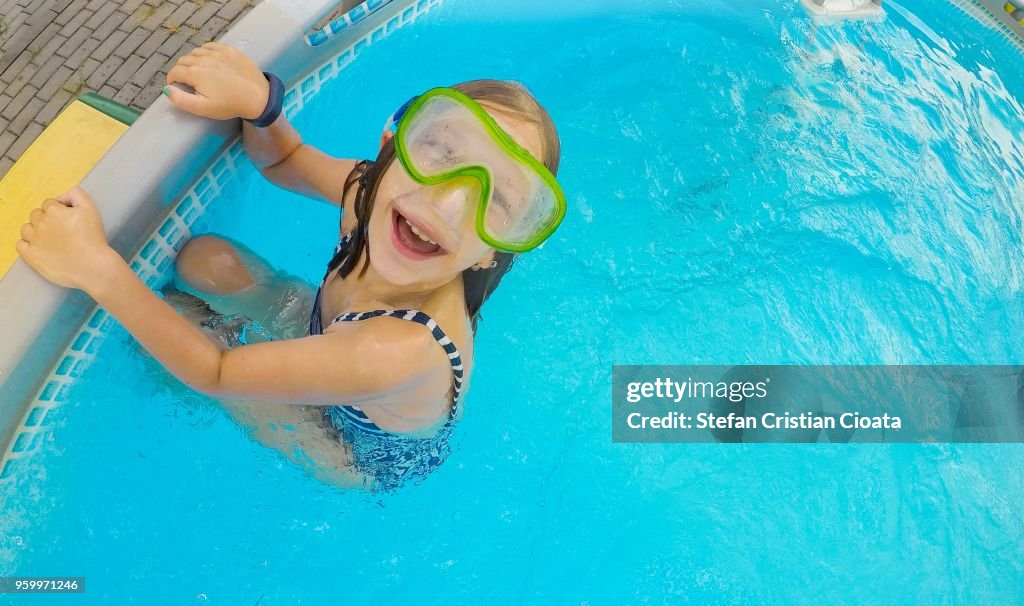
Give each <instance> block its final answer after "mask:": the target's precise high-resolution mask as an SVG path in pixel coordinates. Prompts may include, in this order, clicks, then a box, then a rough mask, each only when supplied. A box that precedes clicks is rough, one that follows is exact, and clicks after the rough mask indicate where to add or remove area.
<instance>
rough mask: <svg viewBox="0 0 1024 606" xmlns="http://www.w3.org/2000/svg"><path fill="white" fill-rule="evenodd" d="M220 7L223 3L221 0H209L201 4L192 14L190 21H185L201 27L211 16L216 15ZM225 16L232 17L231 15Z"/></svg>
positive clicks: (195, 26)
mask: <svg viewBox="0 0 1024 606" xmlns="http://www.w3.org/2000/svg"><path fill="white" fill-rule="evenodd" d="M220 9H221V4H220V3H219V2H209V1H208V2H207V3H206V4H204V5H202V6H200V7H199V9H198V10H196V12H195V13H193V14H192V16H191V17H189V18H188V21H186V22H185V24H186V25H190V26H192V27H194V28H196V29H199V28H200V27H202V26H203V24H204V23H206V22H207V21H209V20H210V17H213V16H214V15H216V14H217V11H219V10H220ZM222 17H223V15H222ZM225 18H228V19H230V17H225Z"/></svg>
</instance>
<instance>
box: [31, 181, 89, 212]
mask: <svg viewBox="0 0 1024 606" xmlns="http://www.w3.org/2000/svg"><path fill="white" fill-rule="evenodd" d="M56 202H57V203H58V204H60V205H61V206H92V205H93V203H92V198H90V197H89V194H87V193H85V190H84V189H82V188H81V187H79V186H77V185H76V186H74V187H72V188H71V189H69V190H67V191H66V192H64V193H62V194H61V195H59V196H57V199H56ZM43 210H46V202H43Z"/></svg>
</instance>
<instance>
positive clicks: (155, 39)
mask: <svg viewBox="0 0 1024 606" xmlns="http://www.w3.org/2000/svg"><path fill="white" fill-rule="evenodd" d="M170 37H171V34H170V32H168V31H167V30H164V29H160V30H157V31H155V32H153V33H152V35H150V36H149V37H148V38H146V41H145V42H143V43H142V44H141V45H140V46H139V48H137V49H135V54H136V55H139V56H140V57H148V56H150V55H152V54H153V53H155V52H156V49H158V48H160V45H161V44H163V43H164V41H165V40H167V39H168V38H170Z"/></svg>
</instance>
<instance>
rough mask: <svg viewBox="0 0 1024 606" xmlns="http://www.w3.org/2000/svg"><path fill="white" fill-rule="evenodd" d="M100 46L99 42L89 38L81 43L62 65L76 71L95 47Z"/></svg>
mask: <svg viewBox="0 0 1024 606" xmlns="http://www.w3.org/2000/svg"><path fill="white" fill-rule="evenodd" d="M99 45H100V41H99V40H97V39H96V38H89V39H87V40H86V41H85V42H83V43H82V44H81V45H80V46H79V47H78V49H77V50H75V52H74V53H72V54H71V56H70V57H68V60H67V61H65V62H64V65H66V66H68V67H70V68H71V69H78V67H79V66H80V65H82V64H83V63H84V62H85V60H86V58H88V57H89V55H91V54H92V51H94V50H96V47H97V46H99Z"/></svg>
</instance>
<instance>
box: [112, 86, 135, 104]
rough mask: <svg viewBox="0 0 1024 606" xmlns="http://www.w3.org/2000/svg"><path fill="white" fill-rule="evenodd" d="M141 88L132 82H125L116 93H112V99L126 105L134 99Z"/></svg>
mask: <svg viewBox="0 0 1024 606" xmlns="http://www.w3.org/2000/svg"><path fill="white" fill-rule="evenodd" d="M141 90H142V89H141V88H139V87H138V86H135V85H134V84H125V85H124V87H123V88H121V90H119V91H117V94H115V95H114V97H113V99H114V101H117V102H118V103H123V104H125V105H128V104H129V103H131V102H132V101H133V100H134V99H135V97H136V96H137V95H138V94H139V91H141Z"/></svg>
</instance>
